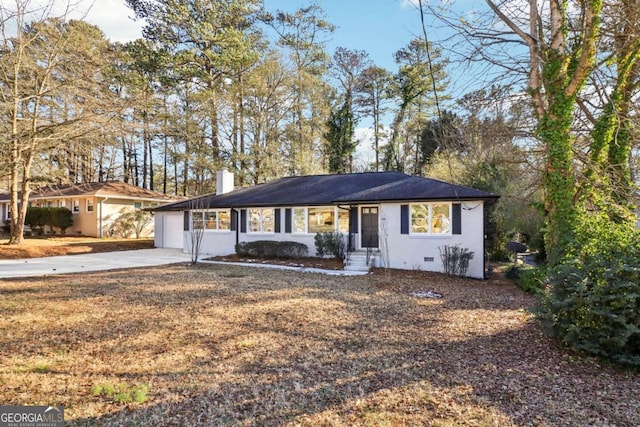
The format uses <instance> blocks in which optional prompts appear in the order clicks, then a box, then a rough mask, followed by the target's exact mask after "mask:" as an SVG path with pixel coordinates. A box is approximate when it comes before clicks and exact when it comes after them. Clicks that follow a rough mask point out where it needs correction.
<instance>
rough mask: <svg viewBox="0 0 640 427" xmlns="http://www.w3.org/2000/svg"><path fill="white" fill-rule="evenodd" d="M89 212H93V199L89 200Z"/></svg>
mask: <svg viewBox="0 0 640 427" xmlns="http://www.w3.org/2000/svg"><path fill="white" fill-rule="evenodd" d="M87 212H93V199H87Z"/></svg>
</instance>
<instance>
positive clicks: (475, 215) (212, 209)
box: [154, 171, 499, 278]
mask: <svg viewBox="0 0 640 427" xmlns="http://www.w3.org/2000/svg"><path fill="white" fill-rule="evenodd" d="M498 197H499V196H496V195H494V194H491V193H488V192H485V191H479V190H475V189H472V188H468V187H463V186H459V185H453V184H449V183H446V182H442V181H438V180H434V179H429V178H423V177H418V176H408V175H405V174H403V173H400V172H372V173H356V174H343V175H315V176H297V177H289V178H281V179H278V180H275V181H272V182H268V183H265V184H260V185H256V186H253V187H247V188H240V189H237V190H233V174H231V173H229V172H227V171H221V172H219V173H218V176H217V192H216V194H212V195H206V196H201V197H198V198H194V199H190V200H185V201H181V202H178V203H172V204H169V205H165V206H162V207H159V208H156V209H154V212H155V213H156V215H155V229H156V234H155V244H156V246H157V247H177V248H183V250H184V251H188V250H189V246H190V245H189V239H190V238H191V234H192V233H190V232H189V231H190V230H193V229H194V227H195V228H203V229H204V233H203V238H202V242H201V250H200V253H201V254H203V255H229V254H232V253H234V252H235V245H236V243H238V242H250V241H256V240H280V241H297V242H301V243H304V244H306V245H307V246H308V248H309V251H310V253H311V254H314V253H315V242H314V236H315V234H316V233H318V232H322V231H340V232H342V233H344V234H345V235H348V236H349V242H350V251H352V252H356V253H358V252H360V253H364V254H366V253H367V252H369V255H371V254H373V255H374V257H375V263H377V265H378V266H388V267H390V268H398V269H407V270H411V269H416V270H417V269H420V270H425V271H443V266H442V262H441V259H440V250H441V249H442V248H443V247H444V246H445V245H449V246H453V245H460V246H461V247H464V248H468V249H469V250H471V251H473V252H474V254H475V256H474V258H473V259H472V261H471V263H470V265H469V269H468V271H467V275H468V276H470V277H475V278H484V271H485V266H484V258H485V257H484V225H483V224H484V205H485V203H486V202H493V201H495V200H496V199H497V198H498ZM387 254H388V255H387Z"/></svg>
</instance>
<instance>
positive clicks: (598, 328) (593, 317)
mask: <svg viewBox="0 0 640 427" xmlns="http://www.w3.org/2000/svg"><path fill="white" fill-rule="evenodd" d="M538 315H539V317H540V318H541V319H542V320H543V322H544V323H545V324H546V325H547V327H548V328H549V329H550V330H551V332H552V333H553V334H554V335H555V336H557V337H558V338H559V339H560V340H561V341H562V342H563V343H564V344H566V345H570V346H572V347H575V348H577V349H579V350H582V351H584V352H586V353H589V354H592V355H595V356H599V357H603V358H606V359H609V360H612V361H614V362H616V363H621V364H625V365H632V366H640V232H639V231H638V230H634V229H632V228H630V227H629V226H628V225H621V224H616V223H613V222H611V221H607V220H604V219H594V218H590V219H588V220H585V221H584V224H582V225H581V227H580V228H579V229H578V231H577V232H576V233H575V240H574V242H573V243H572V245H571V248H570V250H569V251H567V256H565V258H564V259H563V261H561V262H560V263H559V264H558V265H557V266H556V267H554V268H553V269H552V270H551V272H550V276H549V286H548V287H547V289H546V290H545V292H544V295H543V298H542V301H541V304H540V306H539V308H538Z"/></svg>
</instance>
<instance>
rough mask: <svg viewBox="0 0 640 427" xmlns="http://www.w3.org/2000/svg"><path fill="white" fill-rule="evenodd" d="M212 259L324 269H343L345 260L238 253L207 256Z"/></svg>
mask: <svg viewBox="0 0 640 427" xmlns="http://www.w3.org/2000/svg"><path fill="white" fill-rule="evenodd" d="M205 259H206V260H210V261H223V262H245V263H253V264H273V265H283V266H288V267H307V268H321V269H324V270H343V269H344V262H343V261H342V260H339V259H335V258H317V257H308V258H296V259H288V258H247V257H242V256H239V255H236V254H233V255H225V256H216V257H210V258H205Z"/></svg>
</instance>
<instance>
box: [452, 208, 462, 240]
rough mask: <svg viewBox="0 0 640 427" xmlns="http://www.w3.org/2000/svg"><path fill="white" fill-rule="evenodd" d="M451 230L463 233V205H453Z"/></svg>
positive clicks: (454, 232)
mask: <svg viewBox="0 0 640 427" xmlns="http://www.w3.org/2000/svg"><path fill="white" fill-rule="evenodd" d="M451 217H452V218H451V232H452V233H453V234H462V205H461V204H460V203H454V204H453V205H451Z"/></svg>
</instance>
